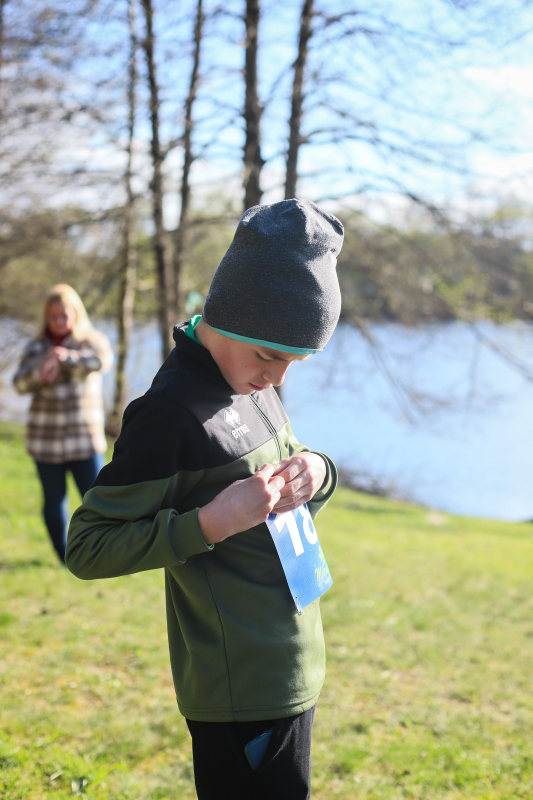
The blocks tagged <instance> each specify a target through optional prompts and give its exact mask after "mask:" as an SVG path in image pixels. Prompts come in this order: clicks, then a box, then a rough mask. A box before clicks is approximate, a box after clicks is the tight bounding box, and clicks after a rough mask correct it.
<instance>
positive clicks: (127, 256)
mask: <svg viewBox="0 0 533 800" xmlns="http://www.w3.org/2000/svg"><path fill="white" fill-rule="evenodd" d="M134 3H135V0H129V4H128V5H129V8H128V16H129V25H130V43H131V44H130V48H131V49H130V61H129V76H128V77H129V80H128V109H129V114H128V145H127V148H126V153H127V164H126V172H125V174H124V184H125V188H126V206H125V209H124V244H123V251H122V264H121V275H120V298H119V307H118V342H117V370H116V374H115V391H114V395H113V408H112V410H111V414H110V415H109V419H108V422H107V426H106V431H107V433H109V435H110V436H113V437H114V438H115V439H116V438H117V436H118V435H119V433H120V425H121V420H122V414H123V412H124V408H125V406H126V399H127V385H126V359H127V357H128V351H129V346H130V340H131V332H132V329H133V304H134V300H135V278H136V252H135V247H134V244H133V239H134V232H135V197H134V195H133V191H132V188H131V176H132V160H133V137H134V134H135V108H136V101H137V37H136V34H135V5H134Z"/></svg>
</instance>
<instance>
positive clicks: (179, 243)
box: [172, 0, 204, 319]
mask: <svg viewBox="0 0 533 800" xmlns="http://www.w3.org/2000/svg"><path fill="white" fill-rule="evenodd" d="M203 24H204V14H203V9H202V0H198V2H197V5H196V22H195V26H194V55H193V65H192V70H191V79H190V81H189V93H188V95H187V99H186V101H185V127H184V131H183V172H182V178H181V191H180V194H181V209H180V219H179V223H178V228H177V230H176V240H175V244H174V259H173V265H172V266H173V277H174V301H175V306H176V313H177V316H178V319H181V314H182V312H183V311H184V305H185V303H184V297H183V294H184V293H183V265H184V264H185V260H186V258H187V247H188V238H189V203H190V196H191V187H190V182H189V176H190V171H191V166H192V163H193V161H194V155H193V152H192V142H191V139H192V131H193V128H194V122H193V119H192V112H193V106H194V101H195V100H196V94H197V91H198V76H199V69H200V51H201V45H202V35H203Z"/></svg>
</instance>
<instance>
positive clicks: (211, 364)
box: [172, 320, 235, 394]
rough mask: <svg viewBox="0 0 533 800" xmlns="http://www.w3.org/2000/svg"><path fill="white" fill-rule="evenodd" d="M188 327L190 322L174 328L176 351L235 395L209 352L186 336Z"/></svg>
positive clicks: (187, 321)
mask: <svg viewBox="0 0 533 800" xmlns="http://www.w3.org/2000/svg"><path fill="white" fill-rule="evenodd" d="M188 325H189V320H186V322H179V323H178V324H177V325H175V326H174V331H173V333H172V336H173V337H174V341H175V342H176V350H177V351H178V353H182V354H183V355H185V356H187V358H191V359H192V360H193V361H196V362H197V363H198V365H199V366H201V367H203V368H204V369H205V370H207V371H208V372H209V373H210V375H211V376H212V377H213V378H216V379H217V380H218V381H222V383H223V384H224V386H225V387H226V388H227V389H228V390H229V391H230V392H231V393H232V394H235V393H234V391H233V389H232V388H231V386H230V385H229V383H228V382H227V381H226V379H225V378H224V376H223V375H222V373H221V371H220V369H219V368H218V366H217V364H216V361H215V359H214V358H213V356H212V355H211V353H210V352H209V350H207V349H206V348H205V347H202V345H201V344H198V342H194V341H193V340H192V339H191V338H190V337H189V336H186V335H185V331H186V330H187V327H188Z"/></svg>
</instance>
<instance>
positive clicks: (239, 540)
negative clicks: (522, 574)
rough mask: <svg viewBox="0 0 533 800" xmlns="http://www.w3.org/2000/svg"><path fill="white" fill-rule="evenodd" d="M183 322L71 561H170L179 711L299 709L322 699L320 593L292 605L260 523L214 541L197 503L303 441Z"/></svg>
mask: <svg viewBox="0 0 533 800" xmlns="http://www.w3.org/2000/svg"><path fill="white" fill-rule="evenodd" d="M186 327H187V323H182V324H180V325H177V326H176V328H175V330H174V339H175V342H176V347H175V348H174V350H173V351H172V353H171V354H170V356H169V357H168V358H167V360H166V361H165V363H164V364H163V366H162V367H161V369H160V370H159V372H158V374H157V375H156V377H155V379H154V381H153V384H152V387H151V388H150V390H149V391H148V392H147V393H146V394H145V395H144V396H143V397H141V398H139V399H137V400H134V401H133V402H132V403H131V404H130V405H129V406H128V408H127V409H126V411H125V414H124V419H123V424H122V432H121V434H120V436H119V438H118V440H117V442H116V444H115V450H114V454H113V459H112V461H111V462H110V463H109V464H108V465H107V466H105V467H104V468H103V469H102V471H101V472H100V474H99V476H98V478H97V479H96V481H95V483H94V484H93V486H92V487H91V489H90V490H89V491H88V492H87V494H86V495H85V497H84V498H83V503H82V505H81V506H80V507H79V508H78V509H77V511H76V512H75V513H74V515H73V517H72V521H71V524H70V529H69V536H68V544H67V552H66V561H67V566H68V568H69V569H70V571H71V572H73V573H74V575H76V576H77V577H78V578H82V579H85V580H93V579H95V578H111V577H115V576H118V575H127V574H131V573H134V572H140V571H142V570H148V569H157V568H160V567H163V568H164V569H165V576H166V600H167V622H168V637H169V647H170V658H171V665H172V673H173V678H174V685H175V688H176V695H177V700H178V705H179V709H180V711H181V713H182V714H183V715H184V716H185V717H187V718H189V719H192V720H199V721H202V720H205V721H212V722H226V721H233V720H235V721H248V720H263V719H265V720H267V719H276V718H278V717H285V716H290V715H292V714H298V713H301V712H303V711H306V710H307V709H309V708H311V706H313V705H314V703H315V702H316V700H317V697H318V694H319V692H320V688H321V686H322V683H323V681H324V675H325V652H324V638H323V633H322V623H321V619H320V608H319V601H318V600H317V601H316V602H315V603H312V604H311V605H309V606H307V608H305V609H303V611H302V613H301V615H298V613H297V611H296V608H295V605H294V602H293V600H292V597H291V594H290V592H289V589H288V586H287V583H286V581H285V576H284V573H283V570H282V567H281V563H280V561H279V558H278V555H277V552H276V549H275V546H274V543H273V541H272V538H271V536H270V534H269V531H268V528H267V526H266V525H265V524H261V525H258V526H256V527H255V528H251V529H250V530H247V531H245V532H243V533H239V534H237V535H235V536H231V537H229V538H228V539H226V540H224V541H223V542H221V543H219V544H217V545H216V546H213V545H211V546H208V545H207V544H206V543H205V541H204V539H203V537H202V534H201V531H200V527H199V525H198V509H199V508H200V507H202V506H204V505H205V504H206V503H208V502H210V501H211V500H212V499H213V498H214V497H215V496H216V495H217V494H219V492H221V491H222V490H223V489H225V488H226V487H227V486H229V485H230V484H231V483H233V481H236V480H240V479H244V478H248V477H250V476H251V475H253V474H254V473H255V472H256V471H257V470H258V469H259V468H260V467H262V466H263V465H264V464H266V463H271V464H276V463H278V462H279V461H281V460H282V459H283V458H286V457H287V456H290V455H294V454H296V453H300V452H303V451H306V450H308V448H307V447H304V446H303V445H301V444H299V443H298V441H297V440H296V438H295V437H294V435H293V433H292V431H291V428H290V424H289V420H288V418H287V415H286V413H285V411H284V409H283V406H282V405H281V403H280V401H279V399H278V396H277V394H276V392H275V391H274V389H267V390H264V391H262V392H255V393H253V394H252V395H239V394H235V393H234V392H233V389H232V388H231V387H230V386H229V384H228V383H227V382H226V381H225V380H224V378H223V377H222V374H221V372H220V370H219V368H218V367H217V365H216V363H215V362H214V360H213V358H212V357H211V355H210V353H209V352H208V351H207V350H206V349H204V348H203V347H202V346H201V345H200V344H198V343H197V342H195V341H193V340H192V339H190V338H189V337H188V336H186V335H185V330H186ZM321 455H322V454H321ZM324 458H325V460H326V463H327V465H328V471H327V472H328V474H327V477H326V480H325V482H324V485H323V486H322V488H321V490H320V491H319V492H318V493H317V494H316V495H315V496H314V498H313V500H312V501H311V502H310V503H309V510H310V512H311V515H312V516H313V517H314V516H316V514H317V513H318V512H319V511H320V509H321V508H322V507H323V506H324V505H325V503H326V502H327V501H328V499H329V498H330V496H331V495H332V494H333V492H334V490H335V486H336V481H337V477H336V476H337V473H336V469H335V465H334V464H333V462H332V461H331V460H330V459H329V458H328V457H327V456H324ZM144 635H145V636H146V635H148V632H145V634H144Z"/></svg>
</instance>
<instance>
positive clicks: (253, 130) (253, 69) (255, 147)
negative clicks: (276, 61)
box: [243, 0, 265, 211]
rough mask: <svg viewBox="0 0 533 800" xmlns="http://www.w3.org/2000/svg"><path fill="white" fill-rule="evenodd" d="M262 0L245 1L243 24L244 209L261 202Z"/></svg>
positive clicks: (262, 162)
mask: <svg viewBox="0 0 533 800" xmlns="http://www.w3.org/2000/svg"><path fill="white" fill-rule="evenodd" d="M259 2H260V0H246V13H245V17H244V22H245V26H246V58H245V64H244V82H245V100H244V115H243V116H244V121H245V127H246V139H245V143H244V210H245V211H246V209H247V208H250V207H251V206H256V205H258V204H259V203H260V202H261V196H262V194H263V192H262V191H261V187H260V177H261V170H262V169H263V165H264V163H265V162H264V161H263V159H262V158H261V114H262V108H261V106H260V105H259V98H258V95H257V46H258V41H257V37H258V30H259V16H260V7H259Z"/></svg>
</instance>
